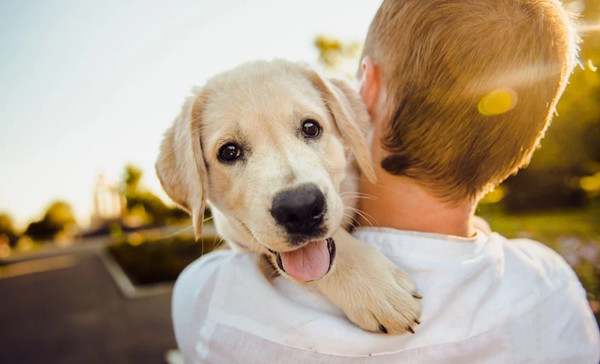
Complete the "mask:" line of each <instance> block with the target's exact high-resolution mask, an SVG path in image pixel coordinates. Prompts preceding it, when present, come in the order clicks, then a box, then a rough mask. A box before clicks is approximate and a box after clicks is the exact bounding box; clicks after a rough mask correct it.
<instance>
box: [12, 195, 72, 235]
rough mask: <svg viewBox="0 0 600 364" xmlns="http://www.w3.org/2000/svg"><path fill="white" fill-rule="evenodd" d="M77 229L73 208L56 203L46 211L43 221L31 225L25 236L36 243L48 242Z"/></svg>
mask: <svg viewBox="0 0 600 364" xmlns="http://www.w3.org/2000/svg"><path fill="white" fill-rule="evenodd" d="M76 227H77V223H76V221H75V215H74V214H73V210H72V209H71V206H70V205H69V204H68V203H66V202H64V201H55V202H53V203H51V204H50V206H49V207H48V208H47V209H46V212H45V213H44V216H43V217H42V219H41V220H39V221H35V222H32V223H31V224H29V226H27V229H25V232H24V233H23V234H24V235H27V236H29V237H30V238H32V239H33V240H36V241H48V240H53V239H54V238H56V237H57V236H58V234H60V233H63V232H72V231H74V230H75V229H76Z"/></svg>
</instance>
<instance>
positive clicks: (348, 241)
mask: <svg viewBox="0 0 600 364" xmlns="http://www.w3.org/2000/svg"><path fill="white" fill-rule="evenodd" d="M336 235H337V236H336V237H335V241H336V243H337V245H338V247H337V251H338V253H337V258H336V263H335V265H334V267H333V268H332V270H331V272H329V274H328V275H327V276H325V277H324V278H322V279H321V280H319V281H316V282H314V284H316V286H317V287H318V288H319V290H320V291H321V292H322V293H323V294H324V295H325V296H327V297H328V298H329V299H330V300H331V301H332V302H333V303H334V304H336V305H337V306H338V307H340V308H341V309H342V310H343V311H344V313H345V314H346V316H347V317H348V319H350V321H352V322H354V323H355V324H356V325H358V326H359V327H361V328H362V329H364V330H367V331H372V332H379V333H384V334H402V333H406V332H410V333H414V332H415V328H416V326H417V325H419V324H420V321H419V318H420V316H421V299H422V297H421V296H420V295H419V294H418V293H417V290H416V287H415V285H414V284H413V283H412V282H411V280H410V279H409V278H408V276H407V275H406V273H404V272H402V271H401V270H400V269H398V268H397V267H396V266H395V265H394V264H392V263H391V262H390V261H389V260H388V259H387V258H386V257H385V256H384V255H383V254H381V253H380V252H379V251H378V250H377V249H375V248H374V247H372V246H368V245H366V244H363V243H361V242H359V241H357V240H356V239H354V238H353V237H352V236H351V235H349V234H348V233H347V232H343V233H338V234H336Z"/></svg>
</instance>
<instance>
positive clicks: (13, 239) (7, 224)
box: [0, 212, 18, 247]
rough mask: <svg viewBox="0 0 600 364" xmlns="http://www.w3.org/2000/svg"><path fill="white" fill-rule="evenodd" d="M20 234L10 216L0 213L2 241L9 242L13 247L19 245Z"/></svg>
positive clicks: (0, 237) (0, 236)
mask: <svg viewBox="0 0 600 364" xmlns="http://www.w3.org/2000/svg"><path fill="white" fill-rule="evenodd" d="M17 238H18V234H17V231H16V229H15V227H14V224H13V221H12V218H11V217H10V215H9V214H7V213H3V212H0V240H6V241H8V243H9V245H10V246H11V247H14V246H15V245H16V243H17Z"/></svg>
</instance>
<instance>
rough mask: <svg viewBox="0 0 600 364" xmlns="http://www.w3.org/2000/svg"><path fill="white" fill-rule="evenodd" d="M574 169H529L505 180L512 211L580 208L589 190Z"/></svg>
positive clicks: (507, 200) (508, 205)
mask: <svg viewBox="0 0 600 364" xmlns="http://www.w3.org/2000/svg"><path fill="white" fill-rule="evenodd" d="M575 175H576V173H575V172H572V171H570V170H553V169H541V170H535V169H525V170H522V171H521V172H519V174H517V175H516V176H513V177H512V178H511V179H509V180H508V181H506V182H505V183H504V185H503V186H504V187H505V188H506V190H507V193H506V196H504V198H503V200H502V202H503V204H504V206H505V207H506V209H507V210H508V211H509V212H518V211H540V210H549V209H555V208H580V207H583V206H584V205H585V204H586V201H587V199H586V193H585V191H584V190H583V189H582V188H581V186H580V185H579V183H578V181H579V178H578V177H575Z"/></svg>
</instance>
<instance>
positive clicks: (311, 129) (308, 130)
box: [302, 119, 322, 139]
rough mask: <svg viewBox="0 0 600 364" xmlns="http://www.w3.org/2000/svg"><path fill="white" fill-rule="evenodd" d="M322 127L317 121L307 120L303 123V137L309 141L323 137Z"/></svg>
mask: <svg viewBox="0 0 600 364" xmlns="http://www.w3.org/2000/svg"><path fill="white" fill-rule="evenodd" d="M321 131H322V129H321V125H319V123H318V122H317V121H316V120H313V119H307V120H304V122H302V135H304V137H305V138H308V139H315V138H318V137H319V136H320V135H321Z"/></svg>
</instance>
